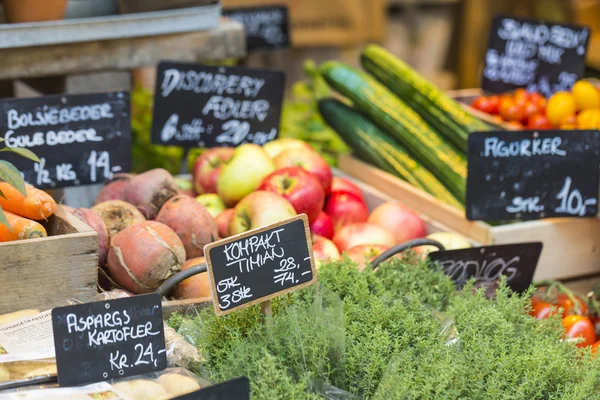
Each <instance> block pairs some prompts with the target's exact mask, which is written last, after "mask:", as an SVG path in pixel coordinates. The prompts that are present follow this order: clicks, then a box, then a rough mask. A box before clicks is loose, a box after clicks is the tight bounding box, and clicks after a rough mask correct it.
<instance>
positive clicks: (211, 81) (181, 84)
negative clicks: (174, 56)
mask: <svg viewBox="0 0 600 400" xmlns="http://www.w3.org/2000/svg"><path fill="white" fill-rule="evenodd" d="M284 81H285V75H284V73H283V72H280V71H269V70H261V69H251V68H241V67H212V66H207V65H199V64H183V63H171V62H161V63H160V64H159V65H158V72H157V75H156V93H155V95H154V118H153V121H152V143H154V144H160V145H171V146H181V147H218V146H229V147H236V146H239V145H241V144H244V143H254V144H258V145H263V144H265V143H267V142H270V141H272V140H275V139H277V136H278V135H279V120H280V118H281V104H282V101H283V90H284Z"/></svg>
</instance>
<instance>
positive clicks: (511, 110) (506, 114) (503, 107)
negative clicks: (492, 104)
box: [498, 97, 525, 121]
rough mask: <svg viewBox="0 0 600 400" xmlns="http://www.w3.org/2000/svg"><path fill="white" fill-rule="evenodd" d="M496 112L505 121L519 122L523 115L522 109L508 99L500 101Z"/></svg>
mask: <svg viewBox="0 0 600 400" xmlns="http://www.w3.org/2000/svg"><path fill="white" fill-rule="evenodd" d="M498 112H499V113H500V116H501V117H502V118H503V119H504V120H505V121H521V120H522V119H523V116H524V115H525V112H524V110H523V107H522V106H521V105H519V104H517V103H515V101H514V100H512V99H511V98H508V97H504V98H503V99H501V100H500V106H499V108H498Z"/></svg>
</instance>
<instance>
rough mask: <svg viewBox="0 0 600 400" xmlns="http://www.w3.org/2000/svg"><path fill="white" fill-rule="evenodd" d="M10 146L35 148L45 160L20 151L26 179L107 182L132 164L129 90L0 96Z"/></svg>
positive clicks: (1, 124) (48, 185)
mask: <svg viewBox="0 0 600 400" xmlns="http://www.w3.org/2000/svg"><path fill="white" fill-rule="evenodd" d="M0 131H1V132H2V134H3V137H4V144H5V145H6V146H7V147H13V148H15V147H18V148H25V149H28V150H31V151H32V152H34V153H35V154H36V155H37V156H38V157H39V158H40V160H41V161H42V164H40V163H37V162H34V161H31V160H29V159H26V158H23V157H20V156H17V155H15V154H10V153H4V154H3V156H2V158H3V159H5V160H6V161H10V162H11V163H13V164H14V165H15V166H16V167H17V169H18V170H19V171H21V173H22V174H23V178H24V179H25V181H26V182H28V183H30V184H32V185H34V186H36V187H38V188H41V189H54V188H60V187H68V186H80V185H88V184H94V183H102V182H104V181H106V180H109V179H111V178H112V176H113V174H114V173H117V172H129V171H130V170H131V117H130V112H129V93H126V92H117V93H94V94H81V95H62V96H45V97H34V98H25V99H3V100H0Z"/></svg>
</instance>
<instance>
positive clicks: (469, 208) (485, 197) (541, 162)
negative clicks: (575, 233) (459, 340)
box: [466, 130, 600, 221]
mask: <svg viewBox="0 0 600 400" xmlns="http://www.w3.org/2000/svg"><path fill="white" fill-rule="evenodd" d="M528 154H529V155H528ZM467 157H468V176H467V197H466V213H467V219H469V220H471V221H476V220H482V221H512V220H522V221H527V220H534V219H541V218H550V217H554V218H558V217H569V218H572V217H595V216H596V214H597V212H598V192H599V191H600V186H599V185H600V184H599V182H600V131H597V130H575V131H566V130H549V131H489V132H474V133H472V134H470V135H469V144H468V154H467ZM574 210H575V211H574Z"/></svg>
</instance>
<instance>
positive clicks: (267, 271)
mask: <svg viewBox="0 0 600 400" xmlns="http://www.w3.org/2000/svg"><path fill="white" fill-rule="evenodd" d="M204 255H205V256H206V262H207V265H208V273H209V276H210V280H211V286H212V295H213V303H214V307H215V312H216V313H217V315H225V314H228V313H231V312H233V311H235V310H237V309H239V308H242V307H248V306H251V305H253V304H257V303H262V302H266V301H267V300H270V299H272V298H273V297H277V296H281V295H282V294H285V293H288V292H290V291H293V290H297V289H300V288H303V287H305V286H308V285H311V284H313V283H315V281H316V279H317V275H316V270H315V262H314V258H313V253H312V244H311V238H310V230H309V227H308V219H307V218H306V215H305V214H301V215H298V216H296V217H294V218H290V219H288V220H285V221H282V222H279V223H277V224H273V225H269V226H266V227H264V228H259V229H254V230H251V231H248V232H246V233H243V234H241V235H236V236H232V237H230V238H227V239H224V240H220V241H218V242H214V243H211V244H208V245H206V246H205V247H204Z"/></svg>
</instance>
